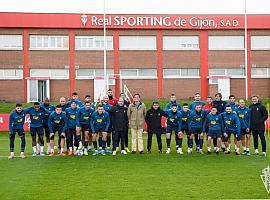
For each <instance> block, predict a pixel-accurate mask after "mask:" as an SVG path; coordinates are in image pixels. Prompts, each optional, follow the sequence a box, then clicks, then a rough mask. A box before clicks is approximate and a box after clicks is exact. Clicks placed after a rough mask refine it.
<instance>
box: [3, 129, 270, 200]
mask: <svg viewBox="0 0 270 200" xmlns="http://www.w3.org/2000/svg"><path fill="white" fill-rule="evenodd" d="M144 141H145V143H146V137H144ZM153 142H154V143H153V149H152V154H144V155H140V154H136V155H132V154H128V155H126V156H124V155H117V156H115V157H113V156H111V155H106V156H101V155H98V156H97V157H93V156H92V155H89V156H88V157H87V156H83V157H75V156H70V157H68V156H66V157H59V156H54V157H48V156H46V157H31V156H30V155H31V153H32V150H31V142H30V137H29V133H27V145H26V154H27V156H29V157H27V158H25V159H24V160H22V159H20V158H14V159H13V160H8V159H7V158H6V157H2V158H0V174H1V178H0V199H1V200H4V199H160V200H163V199H236V198H237V199H259V198H260V199H269V198H270V194H268V193H267V192H266V190H265V188H264V185H263V183H262V181H261V178H260V174H261V170H262V169H264V168H265V167H267V166H268V165H269V164H270V156H269V154H268V155H267V157H262V156H254V155H252V156H250V157H247V156H239V157H237V156H235V155H234V154H231V155H223V154H221V155H219V156H217V155H215V154H211V155H199V154H196V153H193V154H192V155H187V153H186V138H185V139H184V153H185V154H184V155H181V156H180V155H179V154H176V152H175V151H174V140H173V141H172V144H173V145H172V149H173V152H172V153H171V154H170V155H166V154H161V155H160V154H158V153H157V144H156V139H155V136H154V138H153ZM267 143H268V152H270V148H269V147H270V137H268V138H267ZM8 144H9V141H8V134H7V133H6V132H2V133H1V134H0V156H6V155H8V154H9V152H8ZM19 145H20V140H19V138H17V139H16V146H15V154H16V155H19V151H20V148H19ZM163 147H164V149H165V138H164V137H163ZM251 152H252V153H253V148H252V149H251Z"/></svg>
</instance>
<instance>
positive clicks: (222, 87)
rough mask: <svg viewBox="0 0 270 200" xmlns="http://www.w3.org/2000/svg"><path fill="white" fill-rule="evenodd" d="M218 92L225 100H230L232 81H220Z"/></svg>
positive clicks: (226, 79)
mask: <svg viewBox="0 0 270 200" xmlns="http://www.w3.org/2000/svg"><path fill="white" fill-rule="evenodd" d="M218 92H220V93H221V94H222V99H223V100H228V99H229V96H230V93H231V91H230V79H229V78H222V79H218Z"/></svg>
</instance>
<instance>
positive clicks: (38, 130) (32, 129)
mask: <svg viewBox="0 0 270 200" xmlns="http://www.w3.org/2000/svg"><path fill="white" fill-rule="evenodd" d="M30 134H31V136H36V134H38V135H40V136H44V129H43V126H40V127H30Z"/></svg>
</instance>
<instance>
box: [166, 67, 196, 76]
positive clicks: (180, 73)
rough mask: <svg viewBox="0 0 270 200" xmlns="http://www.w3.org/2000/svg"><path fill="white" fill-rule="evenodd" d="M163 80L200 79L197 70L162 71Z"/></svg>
mask: <svg viewBox="0 0 270 200" xmlns="http://www.w3.org/2000/svg"><path fill="white" fill-rule="evenodd" d="M163 77H164V78H200V69H198V68H180V69H163Z"/></svg>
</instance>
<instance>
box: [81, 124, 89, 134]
mask: <svg viewBox="0 0 270 200" xmlns="http://www.w3.org/2000/svg"><path fill="white" fill-rule="evenodd" d="M81 127H82V133H83V134H84V132H85V131H90V126H89V124H81Z"/></svg>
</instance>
